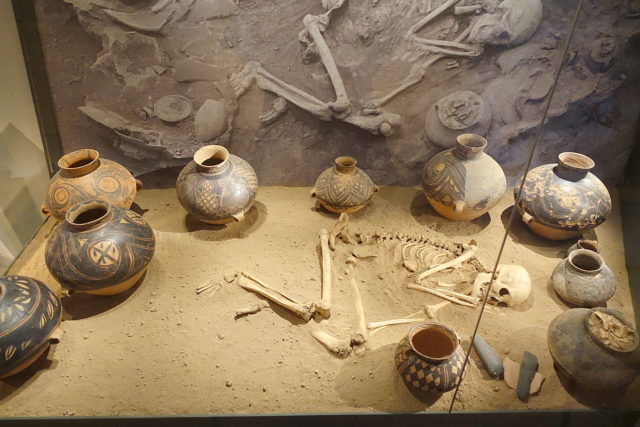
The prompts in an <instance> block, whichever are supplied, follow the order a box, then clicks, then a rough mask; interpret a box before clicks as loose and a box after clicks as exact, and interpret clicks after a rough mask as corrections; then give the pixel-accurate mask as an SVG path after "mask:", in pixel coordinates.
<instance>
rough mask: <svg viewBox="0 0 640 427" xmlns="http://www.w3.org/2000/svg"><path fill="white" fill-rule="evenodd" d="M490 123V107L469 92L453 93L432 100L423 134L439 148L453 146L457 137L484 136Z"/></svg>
mask: <svg viewBox="0 0 640 427" xmlns="http://www.w3.org/2000/svg"><path fill="white" fill-rule="evenodd" d="M490 125H491V109H490V108H489V107H488V106H487V105H486V104H485V102H484V101H483V99H482V98H481V97H480V96H479V95H477V94H475V93H474V92H470V91H466V90H465V91H458V92H453V93H451V94H449V95H447V96H445V97H444V98H441V99H439V100H438V101H437V102H435V103H434V104H433V105H432V106H431V108H429V111H428V112H427V118H426V120H425V126H424V129H425V133H426V135H427V138H429V141H431V142H432V143H434V144H435V145H438V146H440V147H442V148H454V147H455V146H456V140H457V138H458V136H460V135H462V134H463V133H474V134H478V135H481V136H483V135H484V134H485V133H486V132H487V130H488V129H489V126H490Z"/></svg>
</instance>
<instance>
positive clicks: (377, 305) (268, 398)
mask: <svg viewBox="0 0 640 427" xmlns="http://www.w3.org/2000/svg"><path fill="white" fill-rule="evenodd" d="M510 194H511V193H509V192H508V193H507V195H506V196H505V197H504V199H503V200H502V202H501V203H500V204H499V205H498V206H497V207H495V208H494V209H493V210H492V211H491V212H490V215H485V216H484V217H482V218H480V219H478V220H476V221H473V222H471V223H453V222H449V221H447V220H445V219H442V218H440V217H438V216H437V215H436V214H435V213H434V211H433V210H432V209H431V208H430V207H429V206H428V205H427V203H426V201H425V199H424V197H423V196H422V194H421V193H420V191H419V190H417V189H414V188H406V187H386V188H383V189H381V191H380V192H379V193H378V194H377V195H376V196H375V199H374V201H373V202H372V203H371V205H370V206H369V207H368V208H366V209H365V210H363V211H361V212H360V213H357V214H354V215H352V217H351V223H350V232H351V233H356V232H363V233H373V232H375V231H382V230H386V231H388V232H393V231H400V232H401V233H404V234H406V235H424V236H428V237H429V238H431V239H433V240H439V241H443V242H451V243H453V242H469V241H470V240H471V239H475V240H476V241H477V243H478V246H479V248H480V254H479V258H480V260H481V262H482V263H483V264H484V265H485V266H487V267H489V266H492V265H493V263H494V260H495V257H496V255H497V252H498V248H499V245H500V241H501V239H502V236H503V233H504V231H505V224H506V221H507V218H508V214H509V212H510V207H511V206H512V198H511V196H510ZM613 196H614V203H615V202H616V200H617V197H616V194H615V192H614V194H613ZM136 204H137V207H136V209H137V210H139V211H140V210H142V211H143V212H144V218H145V219H146V220H147V221H148V222H149V223H150V224H151V225H152V227H153V228H154V229H155V232H156V238H157V249H156V255H155V258H154V259H153V261H152V262H151V264H150V266H149V270H148V273H147V275H146V278H145V279H144V281H143V282H142V284H141V285H140V286H138V287H136V288H134V289H133V290H132V291H131V292H129V293H127V294H125V295H121V296H115V297H88V296H81V295H80V296H75V297H73V298H67V299H65V300H64V307H65V309H66V313H67V314H66V320H65V321H64V322H63V327H64V330H65V331H66V334H65V336H64V337H63V339H62V341H61V342H60V343H59V344H57V345H55V346H53V347H52V348H51V350H50V351H49V352H48V354H46V356H45V357H42V358H41V359H40V360H39V361H38V362H37V363H36V364H35V365H34V366H32V367H31V368H29V369H28V370H27V371H26V372H24V373H22V374H19V375H17V376H14V377H13V378H10V379H7V380H5V381H4V382H3V383H2V386H1V389H0V399H1V402H0V415H1V416H45V415H120V414H122V415H124V414H127V415H142V414H211V413H214V414H238V413H301V412H302V413H304V412H346V411H422V410H427V411H429V410H434V411H442V410H446V409H447V408H448V406H449V404H450V399H451V397H452V393H447V394H445V395H442V396H441V397H438V396H433V395H417V394H413V393H411V392H410V391H409V390H408V389H407V388H406V387H405V385H404V384H403V382H402V380H401V379H400V377H399V376H398V374H397V373H396V371H395V366H394V361H393V354H394V350H395V348H396V345H397V343H398V342H399V340H400V339H401V338H402V337H403V336H404V335H405V334H406V333H407V331H408V329H409V328H410V326H408V325H401V326H393V327H389V328H386V329H382V330H380V331H378V332H376V333H374V334H373V335H372V336H371V338H370V342H369V348H368V349H367V351H366V352H365V354H364V356H363V357H357V356H354V355H352V356H350V357H348V358H346V359H338V358H336V357H334V356H332V355H331V354H330V353H328V352H327V351H326V350H325V349H324V348H323V347H321V346H320V344H318V343H317V342H316V341H315V340H314V339H313V338H312V336H311V335H310V332H311V331H312V330H314V329H323V330H326V331H328V332H330V333H332V334H334V335H336V336H341V337H346V336H348V335H349V334H350V333H351V332H352V331H353V330H354V329H355V325H356V316H355V314H354V306H353V299H352V296H351V290H350V288H349V284H348V280H346V276H345V275H344V272H345V259H346V257H347V256H348V255H349V253H351V252H352V251H353V250H356V251H360V253H361V254H362V253H364V254H369V255H375V257H373V258H369V259H366V260H362V261H358V264H357V265H356V267H355V274H356V276H357V279H358V284H359V286H360V292H361V293H362V297H363V300H364V307H365V312H366V316H367V320H368V321H377V320H387V319H394V318H399V317H404V316H406V315H408V314H411V313H414V312H416V311H419V310H420V309H421V307H422V306H423V305H424V304H425V303H426V302H427V303H430V304H435V303H438V302H440V300H439V299H438V298H437V297H432V296H430V295H427V294H423V293H419V292H416V291H413V290H408V289H407V288H406V285H407V283H410V282H411V279H409V278H408V277H407V275H408V273H407V271H406V270H405V269H404V268H403V267H402V266H400V265H398V264H394V261H393V253H394V248H395V246H396V245H397V243H399V241H393V240H392V241H387V242H384V243H381V244H376V245H347V244H345V243H343V242H339V243H338V245H337V249H336V252H335V254H334V259H333V263H334V274H333V277H334V283H335V284H334V291H333V303H334V307H333V310H332V311H333V316H332V317H331V319H330V320H328V321H321V322H318V321H316V320H311V321H310V322H309V323H304V322H303V321H302V320H300V319H299V318H297V317H295V316H294V315H292V314H290V313H289V312H287V311H285V310H283V309H281V308H279V307H277V306H274V305H270V306H269V307H268V308H266V309H264V310H262V311H261V312H259V313H257V314H254V315H250V316H247V317H244V318H240V319H237V320H236V319H234V314H235V310H236V309H238V308H241V307H244V306H247V305H250V304H252V303H254V302H257V301H259V298H258V297H256V296H255V295H254V294H252V293H249V292H247V291H245V290H243V289H241V288H240V287H239V286H237V285H236V284H229V283H226V282H225V281H224V279H223V276H224V275H225V273H229V272H235V271H241V270H244V271H247V272H250V273H253V274H254V275H256V276H258V277H259V278H261V279H263V280H264V281H265V282H267V283H268V284H270V285H273V286H275V287H279V288H280V289H282V290H283V291H285V292H286V293H287V294H289V295H290V296H291V297H294V298H296V299H298V300H300V301H312V300H318V299H319V298H320V290H321V279H320V277H321V267H320V264H321V262H320V260H321V257H320V249H319V239H318V232H319V230H320V229H321V228H331V227H332V226H333V225H334V224H335V222H336V219H337V216H336V215H333V214H328V213H325V212H318V211H316V210H315V209H314V203H313V200H312V199H311V198H310V197H309V188H284V187H263V188H260V190H259V192H258V198H257V201H256V203H255V206H254V208H253V209H252V210H251V211H250V212H249V214H248V217H247V220H246V222H244V223H241V224H231V225H229V226H223V227H220V226H209V225H201V224H198V223H196V222H193V221H191V220H189V219H187V218H186V216H185V211H184V210H183V209H182V207H181V206H180V205H179V203H178V201H177V198H176V194H175V191H174V190H173V189H167V190H145V191H142V192H141V193H140V194H139V195H138V196H137V198H136ZM614 206H617V204H614ZM51 225H52V224H51V221H50V222H49V223H47V224H46V225H45V227H44V228H43V229H42V230H41V232H40V233H39V235H38V236H37V237H36V239H35V240H34V241H33V242H32V243H31V244H30V246H29V247H28V248H27V249H26V251H25V252H24V254H23V255H22V256H21V258H20V259H19V261H18V262H17V263H16V264H15V266H14V267H13V270H12V273H14V274H25V275H30V276H33V277H35V278H38V279H41V280H43V281H45V282H46V283H48V284H50V285H52V286H53V285H55V281H54V280H53V279H52V278H51V277H50V276H49V274H48V273H47V270H46V268H45V266H44V255H43V253H44V241H45V238H46V234H47V233H48V231H49V230H50V228H51ZM597 237H598V239H599V240H600V242H601V246H602V254H603V256H604V259H605V260H606V262H607V263H608V264H609V266H610V267H611V268H612V270H613V271H614V273H615V275H616V276H617V278H618V279H619V286H618V289H617V291H616V294H615V296H614V297H613V299H611V300H610V301H609V304H608V306H609V307H611V308H615V309H619V310H621V311H622V312H624V314H625V315H626V316H628V317H629V318H632V316H633V311H632V310H633V309H632V307H631V304H630V295H629V285H628V281H627V274H626V270H625V264H624V256H623V255H624V253H623V246H622V235H621V224H620V217H619V215H618V210H617V208H616V209H614V212H613V214H612V215H611V217H610V218H609V219H608V220H607V221H606V222H605V223H604V224H603V225H602V226H601V227H599V228H598V230H597ZM569 245H570V243H568V242H563V243H557V242H555V243H554V242H548V241H544V240H542V239H540V238H538V237H536V236H535V235H533V234H532V233H530V232H529V231H528V229H526V228H525V226H524V225H523V224H522V223H521V222H520V221H519V220H518V221H517V222H516V223H515V226H514V230H513V232H512V233H511V234H510V237H509V239H508V243H507V246H506V251H505V253H504V257H503V263H519V264H521V265H523V266H525V267H526V268H527V269H528V271H529V273H530V275H531V278H532V282H533V290H532V294H531V296H530V298H529V300H528V301H527V302H526V303H525V304H524V306H522V307H521V308H519V309H517V310H514V309H509V308H497V309H495V308H494V309H492V310H489V311H487V312H486V313H485V315H484V317H483V321H482V324H481V327H480V333H481V334H482V335H484V337H485V338H486V339H487V340H488V341H489V343H491V344H492V345H493V347H494V349H495V350H496V352H497V353H498V354H499V355H500V356H504V355H508V356H509V357H511V358H513V359H514V360H518V361H519V360H520V359H521V357H522V352H523V351H525V350H528V351H531V352H533V353H534V354H536V355H537V357H538V359H539V361H540V368H539V371H540V372H541V373H542V374H544V376H545V377H546V381H545V382H544V384H543V386H542V390H541V391H540V393H539V394H538V395H535V396H532V397H530V399H529V400H528V402H521V401H519V400H518V399H517V397H516V395H515V391H514V390H511V389H510V388H508V387H507V385H506V384H505V383H504V382H503V381H501V380H494V379H490V378H489V377H488V375H487V373H486V372H485V371H484V370H483V369H482V368H481V365H480V364H479V363H478V361H477V360H476V359H477V356H476V355H475V353H473V354H472V358H471V361H470V365H469V368H468V371H467V374H466V376H465V380H464V382H463V385H462V386H461V391H460V393H459V398H458V401H457V402H456V403H455V406H454V410H456V411H464V410H530V409H561V408H581V407H584V406H594V405H597V404H600V405H602V404H605V405H607V404H613V403H615V404H617V405H623V406H634V407H638V406H640V391H639V390H640V381H636V382H635V383H634V384H632V386H631V387H629V389H628V390H627V392H626V394H624V395H622V396H610V397H609V402H606V401H604V402H603V401H602V400H601V399H599V398H597V396H593V395H590V394H589V393H585V392H584V391H581V390H574V391H572V394H569V393H568V392H567V391H566V389H565V388H564V387H563V385H562V384H561V381H560V380H559V379H558V376H557V375H556V373H555V371H554V368H553V364H552V360H551V358H550V355H549V353H548V350H547V345H546V332H547V325H548V324H549V322H550V321H551V320H552V319H553V318H554V317H555V316H557V315H558V314H559V313H561V312H562V311H564V310H566V309H567V306H566V305H565V304H563V303H562V302H560V301H559V300H558V298H557V297H556V295H555V294H554V292H553V290H552V288H550V285H549V277H550V275H551V272H552V270H553V268H554V267H555V265H556V264H557V263H558V262H559V261H560V260H561V258H562V257H563V255H564V251H565V250H566V249H567V248H568V246H569ZM474 271H475V270H474V269H473V268H472V267H469V266H467V267H465V269H464V270H463V271H462V272H454V273H447V272H445V273H442V274H440V275H439V276H437V279H439V280H442V281H461V280H467V281H473V277H474V276H475V274H476V273H475V272H474ZM208 282H211V283H213V284H219V285H220V286H219V289H217V290H216V291H215V292H211V293H209V294H205V295H196V292H195V290H196V288H198V287H199V286H202V285H203V284H206V283H208ZM216 288H217V287H216ZM478 314H479V311H478V310H474V309H471V308H466V307H462V306H456V305H448V306H446V307H445V308H443V309H441V310H440V311H439V312H438V313H437V320H438V321H440V322H443V323H445V324H447V325H449V326H450V327H452V328H453V329H455V330H456V331H457V332H458V333H459V334H460V336H461V337H462V340H463V346H464V347H465V348H467V346H468V343H469V335H470V334H471V332H472V329H473V325H474V322H475V321H476V319H477V316H478ZM603 375H605V373H603Z"/></svg>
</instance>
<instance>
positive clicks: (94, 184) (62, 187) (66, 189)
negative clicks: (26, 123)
mask: <svg viewBox="0 0 640 427" xmlns="http://www.w3.org/2000/svg"><path fill="white" fill-rule="evenodd" d="M58 166H59V167H60V170H59V171H58V172H57V173H56V174H55V175H54V176H53V177H52V178H51V181H50V183H49V188H48V190H47V194H46V196H45V201H44V204H43V205H42V213H43V214H44V215H50V216H53V217H55V218H58V219H64V217H65V215H66V213H67V211H68V210H69V209H70V208H71V207H72V206H73V205H75V204H76V203H80V202H83V201H85V200H94V199H97V200H104V201H105V202H107V203H109V204H110V205H111V206H117V207H121V208H129V207H130V206H131V204H132V203H133V199H134V198H135V196H136V191H139V190H140V189H141V188H142V183H141V182H140V181H139V180H137V179H135V178H134V177H133V175H131V173H130V172H129V171H128V170H127V169H125V168H124V167H123V166H121V165H120V164H118V163H116V162H113V161H111V160H107V159H101V158H100V154H99V153H98V152H97V151H96V150H89V149H83V150H78V151H74V152H72V153H69V154H65V155H64V156H62V157H61V158H60V160H58Z"/></svg>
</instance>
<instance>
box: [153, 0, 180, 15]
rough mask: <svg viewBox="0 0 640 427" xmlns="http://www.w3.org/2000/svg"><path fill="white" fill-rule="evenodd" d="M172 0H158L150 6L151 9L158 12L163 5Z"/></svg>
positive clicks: (165, 5)
mask: <svg viewBox="0 0 640 427" xmlns="http://www.w3.org/2000/svg"><path fill="white" fill-rule="evenodd" d="M173 1H174V0H159V1H158V2H156V4H154V5H153V6H151V11H152V12H153V13H158V12H160V11H161V10H162V9H164V8H165V7H167V6H168V5H169V3H173Z"/></svg>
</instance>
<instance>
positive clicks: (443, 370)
mask: <svg viewBox="0 0 640 427" xmlns="http://www.w3.org/2000/svg"><path fill="white" fill-rule="evenodd" d="M395 362H396V368H397V369H398V373H399V374H400V376H401V377H402V380H403V381H404V383H405V384H406V385H407V387H409V388H414V389H417V390H421V391H425V392H431V393H444V392H447V391H449V390H451V389H453V388H455V386H456V384H457V383H458V381H459V379H460V376H461V375H462V364H463V363H464V351H463V350H462V347H460V338H459V337H458V334H456V333H455V332H454V331H453V330H452V329H450V328H449V327H447V326H445V325H442V324H440V323H434V322H431V323H420V324H418V325H415V326H414V327H413V328H411V330H410V331H409V334H408V335H407V336H406V337H404V338H403V339H402V341H400V344H398V347H397V348H396V354H395Z"/></svg>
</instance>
